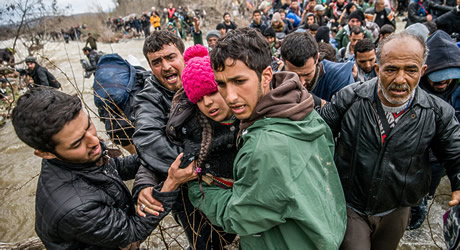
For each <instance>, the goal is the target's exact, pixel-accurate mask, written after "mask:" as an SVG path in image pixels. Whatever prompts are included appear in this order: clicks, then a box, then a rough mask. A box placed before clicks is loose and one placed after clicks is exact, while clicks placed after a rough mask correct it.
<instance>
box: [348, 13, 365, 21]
mask: <svg viewBox="0 0 460 250" xmlns="http://www.w3.org/2000/svg"><path fill="white" fill-rule="evenodd" d="M348 18H349V19H348V20H351V19H353V18H356V19H358V20H359V21H360V22H361V24H362V23H363V20H364V14H363V12H362V11H360V10H355V11H353V12H352V13H351V14H350V15H349V16H348Z"/></svg>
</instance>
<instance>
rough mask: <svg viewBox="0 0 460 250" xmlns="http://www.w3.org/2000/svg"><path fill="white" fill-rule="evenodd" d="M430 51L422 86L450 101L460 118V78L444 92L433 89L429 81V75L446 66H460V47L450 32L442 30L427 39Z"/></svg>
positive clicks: (421, 81)
mask: <svg viewBox="0 0 460 250" xmlns="http://www.w3.org/2000/svg"><path fill="white" fill-rule="evenodd" d="M427 46H428V49H429V50H430V52H429V53H428V57H427V59H426V65H427V68H426V71H425V74H424V75H423V77H422V79H421V80H420V87H421V88H422V89H424V90H425V91H427V92H428V93H430V94H433V95H436V96H437V97H439V98H441V99H443V100H444V101H446V102H448V103H449V104H450V105H452V106H453V107H454V108H455V115H456V116H457V119H460V88H459V83H458V79H456V80H454V82H452V83H451V84H450V85H449V87H447V89H446V90H445V91H444V92H442V93H439V92H436V91H434V90H433V88H432V87H431V85H430V84H429V82H428V75H429V74H431V73H433V72H436V71H438V70H442V69H446V68H460V48H458V47H457V45H456V44H455V43H454V42H453V41H452V39H451V37H450V35H449V34H447V33H446V32H444V31H442V30H438V31H436V32H435V33H433V34H432V35H431V36H430V37H429V38H428V40H427Z"/></svg>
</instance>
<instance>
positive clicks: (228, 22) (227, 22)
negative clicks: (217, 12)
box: [222, 12, 238, 32]
mask: <svg viewBox="0 0 460 250" xmlns="http://www.w3.org/2000/svg"><path fill="white" fill-rule="evenodd" d="M223 18H224V21H223V22H222V24H223V25H224V26H225V32H228V31H229V30H234V29H236V28H238V25H236V23H234V22H233V21H232V16H230V13H228V12H225V13H224V15H223Z"/></svg>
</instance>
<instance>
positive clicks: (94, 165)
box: [45, 142, 107, 171]
mask: <svg viewBox="0 0 460 250" xmlns="http://www.w3.org/2000/svg"><path fill="white" fill-rule="evenodd" d="M101 151H102V157H101V159H100V160H99V161H98V162H91V163H68V162H64V161H61V160H59V159H56V158H55V159H51V160H45V161H48V162H49V163H51V164H53V165H55V166H59V167H61V168H64V169H68V170H78V171H93V170H95V169H98V168H100V164H98V163H100V162H101V161H103V160H104V158H105V157H107V147H106V146H105V144H104V143H102V142H101Z"/></svg>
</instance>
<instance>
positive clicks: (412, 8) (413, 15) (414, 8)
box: [406, 0, 454, 28]
mask: <svg viewBox="0 0 460 250" xmlns="http://www.w3.org/2000/svg"><path fill="white" fill-rule="evenodd" d="M423 7H425V9H426V10H427V11H428V13H427V14H431V11H433V10H438V11H440V12H442V13H445V12H448V11H450V10H452V9H454V8H453V7H450V6H444V5H441V4H438V3H435V2H433V1H431V0H425V1H423ZM421 8H422V7H421V6H420V5H419V3H418V2H414V1H411V2H410V3H409V7H408V10H407V23H406V28H407V27H409V26H410V25H412V24H414V23H424V22H426V21H427V20H426V15H417V12H418V11H419V9H421Z"/></svg>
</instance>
